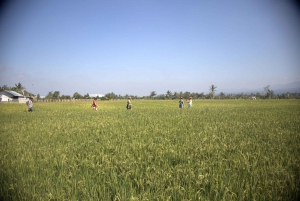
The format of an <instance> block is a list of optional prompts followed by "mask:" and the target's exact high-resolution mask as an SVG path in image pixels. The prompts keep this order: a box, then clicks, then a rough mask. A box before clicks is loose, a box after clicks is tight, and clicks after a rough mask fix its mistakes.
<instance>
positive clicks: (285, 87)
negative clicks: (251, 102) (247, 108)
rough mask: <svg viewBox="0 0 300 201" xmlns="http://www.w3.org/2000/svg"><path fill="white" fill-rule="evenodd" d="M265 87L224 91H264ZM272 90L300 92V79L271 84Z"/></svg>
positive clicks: (231, 92)
mask: <svg viewBox="0 0 300 201" xmlns="http://www.w3.org/2000/svg"><path fill="white" fill-rule="evenodd" d="M264 87H265V86H263V87H261V88H259V89H247V88H242V89H235V90H228V89H227V90H224V91H223V92H224V93H226V94H240V93H244V94H251V93H254V94H255V93H257V92H259V93H262V92H264ZM270 90H273V91H274V93H275V94H282V93H287V92H290V93H300V81H298V82H292V83H288V84H278V85H270Z"/></svg>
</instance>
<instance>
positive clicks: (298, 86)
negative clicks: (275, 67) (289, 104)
mask: <svg viewBox="0 0 300 201" xmlns="http://www.w3.org/2000/svg"><path fill="white" fill-rule="evenodd" d="M270 89H271V90H273V91H274V93H275V94H282V93H287V92H290V93H300V81H298V82H292V83H288V84H281V85H274V86H273V87H272V86H270Z"/></svg>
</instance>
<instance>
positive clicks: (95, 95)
mask: <svg viewBox="0 0 300 201" xmlns="http://www.w3.org/2000/svg"><path fill="white" fill-rule="evenodd" d="M89 95H90V97H91V98H96V97H97V96H98V97H99V98H101V97H103V96H104V95H102V94H89Z"/></svg>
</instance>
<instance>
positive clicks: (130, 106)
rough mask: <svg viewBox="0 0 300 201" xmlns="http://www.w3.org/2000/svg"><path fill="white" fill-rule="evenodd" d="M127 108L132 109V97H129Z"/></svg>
mask: <svg viewBox="0 0 300 201" xmlns="http://www.w3.org/2000/svg"><path fill="white" fill-rule="evenodd" d="M126 108H127V110H132V104H131V97H130V96H129V97H128V100H127V105H126Z"/></svg>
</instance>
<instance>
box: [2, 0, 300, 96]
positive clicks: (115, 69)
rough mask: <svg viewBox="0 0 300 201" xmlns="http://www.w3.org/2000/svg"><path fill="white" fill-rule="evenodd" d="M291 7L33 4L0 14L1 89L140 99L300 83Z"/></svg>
mask: <svg viewBox="0 0 300 201" xmlns="http://www.w3.org/2000/svg"><path fill="white" fill-rule="evenodd" d="M297 6H298V5H296V4H295V3H292V1H281V0H274V1H270V0H252V1H237V0H235V1H233V0H228V1H221V0H219V1H217V0H216V1H214V0H212V1H177V0H175V1H174V0H172V1H171V0H165V1H164V0H163V1H154V0H149V1H146V0H142V1H141V0H128V1H127V0H126V1H124V0H111V1H101V0H95V1H91V0H87V1H79V0H78V1H76V0H75V1H74V0H63V1H59V0H51V1H44V0H31V1H11V2H6V3H4V4H2V5H1V9H0V85H1V86H3V85H8V86H14V85H15V84H16V83H19V82H20V83H22V84H23V85H24V86H25V87H26V89H27V90H28V91H30V92H32V93H34V94H40V95H46V94H47V93H48V92H50V91H60V93H61V94H65V95H73V94H74V93H75V92H79V93H80V94H82V95H84V94H86V93H91V94H94V93H101V94H106V93H110V92H114V93H115V94H121V95H125V94H130V95H138V96H147V95H149V94H150V92H151V91H156V93H157V94H164V93H166V91H167V90H170V91H172V92H175V91H177V92H179V91H183V92H185V91H189V92H198V93H201V92H204V93H208V92H209V90H208V89H209V86H211V85H212V84H214V85H215V86H217V93H220V92H222V91H223V92H235V91H240V92H242V91H243V90H247V89H260V88H261V90H262V91H263V87H265V86H266V85H271V87H270V88H271V89H272V86H275V85H279V84H286V83H291V82H296V81H300V40H299V38H300V13H299V7H297Z"/></svg>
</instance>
